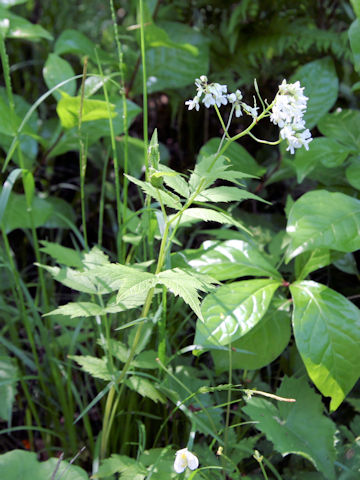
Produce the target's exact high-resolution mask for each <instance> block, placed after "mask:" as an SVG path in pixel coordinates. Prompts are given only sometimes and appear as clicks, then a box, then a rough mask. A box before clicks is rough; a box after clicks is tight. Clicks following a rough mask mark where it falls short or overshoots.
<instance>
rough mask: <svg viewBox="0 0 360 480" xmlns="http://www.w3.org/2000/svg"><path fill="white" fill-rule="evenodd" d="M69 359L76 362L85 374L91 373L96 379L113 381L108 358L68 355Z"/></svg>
mask: <svg viewBox="0 0 360 480" xmlns="http://www.w3.org/2000/svg"><path fill="white" fill-rule="evenodd" d="M68 358H71V359H72V360H75V362H76V363H78V364H79V365H80V366H81V369H82V370H84V372H86V373H89V374H90V375H91V376H92V377H94V378H100V380H107V381H110V380H111V379H112V375H111V373H110V370H109V368H108V364H107V359H106V357H103V358H97V357H92V356H90V355H68Z"/></svg>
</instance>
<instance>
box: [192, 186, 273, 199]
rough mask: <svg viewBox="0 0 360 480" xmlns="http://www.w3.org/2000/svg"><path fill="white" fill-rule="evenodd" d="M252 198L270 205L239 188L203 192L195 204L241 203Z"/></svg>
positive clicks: (218, 188) (223, 187)
mask: <svg viewBox="0 0 360 480" xmlns="http://www.w3.org/2000/svg"><path fill="white" fill-rule="evenodd" d="M249 198H251V199H252V200H258V201H260V202H265V203H269V202H267V201H266V200H264V199H262V198H260V197H258V196H257V195H254V194H253V193H251V192H247V191H246V190H242V189H241V188H237V187H225V186H222V187H215V188H210V189H208V190H203V191H202V192H201V193H199V195H197V196H196V197H195V199H194V202H215V203H217V202H241V201H243V200H247V199H249Z"/></svg>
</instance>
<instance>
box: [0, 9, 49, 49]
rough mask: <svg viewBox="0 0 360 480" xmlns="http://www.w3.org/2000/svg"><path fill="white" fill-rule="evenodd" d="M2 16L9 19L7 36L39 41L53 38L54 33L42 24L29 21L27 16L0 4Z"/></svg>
mask: <svg viewBox="0 0 360 480" xmlns="http://www.w3.org/2000/svg"><path fill="white" fill-rule="evenodd" d="M0 18H2V19H8V20H9V28H8V29H7V32H6V37H7V38H17V39H23V40H31V41H33V42H37V41H39V40H41V39H42V38H44V39H46V40H52V39H53V37H52V35H51V34H50V33H49V32H48V31H47V30H45V28H43V27H41V26H40V25H36V24H34V23H31V22H29V21H28V20H26V18H23V17H20V16H19V15H15V14H14V13H12V12H10V11H9V10H7V9H6V8H4V7H3V6H2V5H0Z"/></svg>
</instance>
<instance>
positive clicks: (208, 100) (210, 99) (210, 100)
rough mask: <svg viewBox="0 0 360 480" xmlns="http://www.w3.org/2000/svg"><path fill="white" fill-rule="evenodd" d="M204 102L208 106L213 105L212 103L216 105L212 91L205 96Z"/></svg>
mask: <svg viewBox="0 0 360 480" xmlns="http://www.w3.org/2000/svg"><path fill="white" fill-rule="evenodd" d="M203 104H204V105H205V107H206V108H209V107H211V106H212V105H215V99H214V97H213V95H211V93H207V94H206V95H205V97H204V98H203Z"/></svg>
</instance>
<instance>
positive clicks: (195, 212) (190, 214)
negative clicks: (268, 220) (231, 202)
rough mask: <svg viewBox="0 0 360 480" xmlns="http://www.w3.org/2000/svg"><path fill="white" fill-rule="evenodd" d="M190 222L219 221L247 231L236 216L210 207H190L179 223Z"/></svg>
mask: <svg viewBox="0 0 360 480" xmlns="http://www.w3.org/2000/svg"><path fill="white" fill-rule="evenodd" d="M188 222H190V223H195V222H217V223H221V224H223V225H234V226H235V227H237V228H240V229H242V230H245V231H247V230H246V228H245V227H244V225H242V224H241V223H240V222H238V221H237V220H235V218H233V217H232V216H231V215H229V214H228V213H226V212H218V211H217V210H211V209H210V208H188V209H187V210H185V212H184V213H183V214H182V215H181V218H180V221H179V225H183V224H184V223H188Z"/></svg>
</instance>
